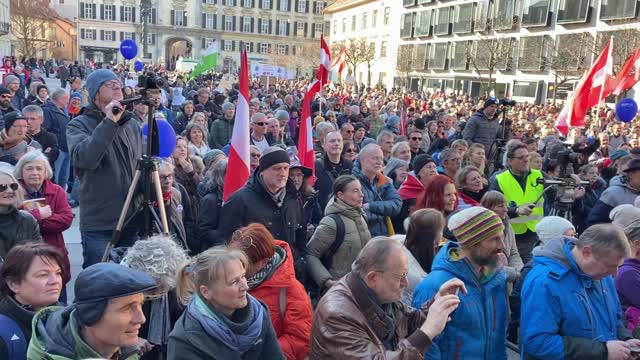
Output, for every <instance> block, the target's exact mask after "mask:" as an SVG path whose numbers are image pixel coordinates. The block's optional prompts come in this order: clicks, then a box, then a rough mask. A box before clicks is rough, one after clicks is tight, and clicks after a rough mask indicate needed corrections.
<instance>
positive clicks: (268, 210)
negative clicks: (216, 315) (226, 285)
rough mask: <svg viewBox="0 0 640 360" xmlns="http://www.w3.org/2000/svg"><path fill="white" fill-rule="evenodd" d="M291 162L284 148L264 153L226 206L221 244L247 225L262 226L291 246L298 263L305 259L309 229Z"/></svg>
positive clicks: (270, 149)
mask: <svg viewBox="0 0 640 360" xmlns="http://www.w3.org/2000/svg"><path fill="white" fill-rule="evenodd" d="M289 163H290V160H289V155H288V154H287V152H286V151H285V150H283V149H282V148H279V147H277V146H271V147H269V148H267V149H266V150H265V151H264V153H263V154H262V156H261V157H260V167H258V168H257V169H256V170H255V171H254V172H253V175H252V177H251V178H250V179H249V181H248V182H247V184H246V185H245V186H244V187H242V188H241V189H240V190H238V191H236V192H235V193H234V194H233V195H231V197H230V198H229V200H227V202H225V203H224V205H223V206H222V214H221V216H220V225H219V227H218V231H219V233H220V236H221V239H218V241H219V243H227V242H228V240H229V238H230V237H231V234H232V233H233V232H234V231H236V230H238V229H239V228H241V227H243V226H247V225H249V224H251V223H260V224H263V225H264V226H265V227H266V228H267V229H269V231H270V232H271V234H272V235H273V237H274V238H276V239H278V240H283V241H286V242H287V243H289V246H291V250H292V252H293V258H294V261H296V260H299V259H304V255H305V254H306V243H307V227H306V224H305V223H304V215H303V213H302V204H300V202H299V201H298V195H297V191H296V188H295V186H294V184H293V181H291V180H289ZM296 262H297V261H296ZM296 273H297V271H296Z"/></svg>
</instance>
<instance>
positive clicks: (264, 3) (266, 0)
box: [247, 0, 271, 51]
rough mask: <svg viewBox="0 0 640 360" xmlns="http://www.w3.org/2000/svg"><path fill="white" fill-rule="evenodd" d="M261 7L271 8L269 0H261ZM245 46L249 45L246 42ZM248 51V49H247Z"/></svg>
mask: <svg viewBox="0 0 640 360" xmlns="http://www.w3.org/2000/svg"><path fill="white" fill-rule="evenodd" d="M262 8H263V9H271V0H262ZM247 46H250V45H249V44H247ZM247 51H249V50H247Z"/></svg>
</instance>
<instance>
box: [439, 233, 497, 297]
mask: <svg viewBox="0 0 640 360" xmlns="http://www.w3.org/2000/svg"><path fill="white" fill-rule="evenodd" d="M459 251H460V246H459V245H458V243H456V242H454V241H449V242H447V243H446V244H445V245H444V246H443V247H442V248H441V249H440V251H438V253H437V254H436V257H435V258H434V259H433V264H432V265H431V272H432V273H433V272H435V271H445V272H448V273H450V274H452V275H453V276H455V277H457V278H459V279H460V280H462V281H464V282H465V283H466V284H475V283H480V284H482V285H483V286H488V285H490V286H493V285H499V284H500V283H501V282H502V283H504V281H506V278H507V276H506V273H505V271H504V269H500V270H498V271H494V272H493V273H492V274H489V275H488V276H486V277H484V278H483V279H482V280H481V279H479V278H478V276H477V275H476V274H475V272H474V271H473V268H472V266H471V263H469V261H467V260H465V259H459V256H460V255H459Z"/></svg>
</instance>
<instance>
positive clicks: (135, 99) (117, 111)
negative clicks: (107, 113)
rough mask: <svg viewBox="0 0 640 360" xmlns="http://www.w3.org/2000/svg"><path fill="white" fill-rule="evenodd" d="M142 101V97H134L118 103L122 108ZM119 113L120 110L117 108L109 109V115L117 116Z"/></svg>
mask: <svg viewBox="0 0 640 360" xmlns="http://www.w3.org/2000/svg"><path fill="white" fill-rule="evenodd" d="M142 99H144V98H143V97H142V96H134V97H132V98H128V99H124V100H121V101H120V105H122V106H123V107H124V106H127V105H129V104H133V103H135V102H138V101H140V100H142ZM121 111H122V109H120V108H117V107H114V108H111V113H112V114H113V115H118V114H120V112H121Z"/></svg>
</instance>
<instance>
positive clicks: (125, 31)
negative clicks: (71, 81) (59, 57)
mask: <svg viewBox="0 0 640 360" xmlns="http://www.w3.org/2000/svg"><path fill="white" fill-rule="evenodd" d="M85 1H86V2H82V1H81V2H80V3H79V25H78V27H79V34H80V37H79V44H80V57H81V58H89V59H94V60H96V61H99V62H111V61H121V60H122V58H121V56H120V54H119V50H118V48H119V45H120V42H121V41H122V40H124V39H135V40H136V41H137V43H138V47H139V50H140V57H141V58H144V59H145V61H150V62H153V63H164V64H167V65H171V64H173V63H175V61H176V60H177V58H178V57H184V58H199V57H201V56H202V54H203V52H204V51H205V50H206V49H207V48H209V46H210V45H211V44H214V43H215V44H216V45H217V48H218V49H219V56H218V63H219V65H220V68H221V69H225V70H228V71H235V69H237V66H238V64H239V61H240V50H241V49H242V47H246V49H247V50H248V52H249V58H250V60H252V61H256V62H265V63H266V62H269V59H270V57H273V56H272V54H278V55H286V56H292V57H295V56H301V55H302V54H301V53H300V49H301V47H302V46H303V45H305V44H308V43H312V42H315V41H317V40H318V39H320V36H321V35H322V33H323V31H324V20H323V15H322V13H323V9H324V6H325V4H326V1H312V0H201V1H195V0H150V8H149V10H148V11H146V19H147V24H148V25H147V30H146V35H147V36H146V39H144V41H146V42H147V53H146V54H142V41H143V34H144V33H145V31H144V29H143V24H142V20H143V16H141V15H142V14H141V12H142V11H145V10H144V8H141V7H140V6H139V4H137V3H136V2H134V1H132V0H115V1H113V0H85ZM159 9H167V10H162V11H160V10H159ZM318 49H319V45H318ZM318 54H319V50H318ZM318 58H319V55H318Z"/></svg>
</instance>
